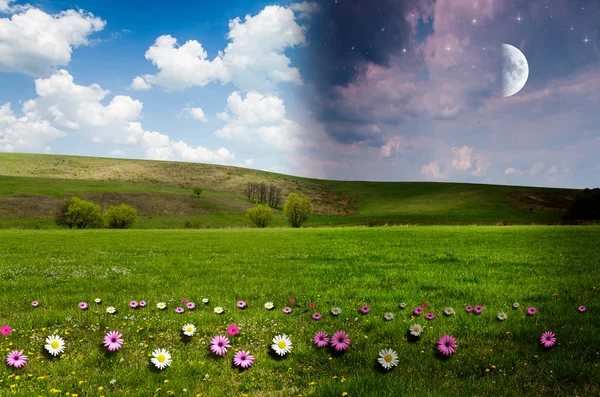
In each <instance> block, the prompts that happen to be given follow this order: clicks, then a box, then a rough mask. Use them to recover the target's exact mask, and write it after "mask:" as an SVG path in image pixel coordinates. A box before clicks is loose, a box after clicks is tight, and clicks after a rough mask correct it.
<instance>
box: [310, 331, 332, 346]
mask: <svg viewBox="0 0 600 397" xmlns="http://www.w3.org/2000/svg"><path fill="white" fill-rule="evenodd" d="M313 342H314V344H315V345H317V347H318V348H319V349H320V348H322V347H325V346H327V345H328V344H329V335H327V334H326V333H325V332H323V331H320V332H317V333H316V334H315V336H314V337H313Z"/></svg>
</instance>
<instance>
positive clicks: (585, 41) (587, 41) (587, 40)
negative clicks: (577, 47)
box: [583, 35, 590, 45]
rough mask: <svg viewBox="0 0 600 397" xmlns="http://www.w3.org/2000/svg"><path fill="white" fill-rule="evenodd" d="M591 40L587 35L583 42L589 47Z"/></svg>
mask: <svg viewBox="0 0 600 397" xmlns="http://www.w3.org/2000/svg"><path fill="white" fill-rule="evenodd" d="M589 41H590V39H588V37H587V35H586V36H585V38H584V39H583V42H584V43H585V44H586V45H587V43H589Z"/></svg>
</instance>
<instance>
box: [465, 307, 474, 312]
mask: <svg viewBox="0 0 600 397" xmlns="http://www.w3.org/2000/svg"><path fill="white" fill-rule="evenodd" d="M465 311H466V312H467V313H471V312H472V311H473V306H467V307H465Z"/></svg>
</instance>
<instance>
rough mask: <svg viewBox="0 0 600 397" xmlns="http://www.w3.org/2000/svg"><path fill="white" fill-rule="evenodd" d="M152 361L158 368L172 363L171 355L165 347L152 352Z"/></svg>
mask: <svg viewBox="0 0 600 397" xmlns="http://www.w3.org/2000/svg"><path fill="white" fill-rule="evenodd" d="M150 361H152V364H154V366H155V367H156V368H158V369H163V368H165V367H168V366H169V365H171V355H170V354H169V352H168V351H166V350H165V349H156V350H154V351H153V352H152V358H151V359H150Z"/></svg>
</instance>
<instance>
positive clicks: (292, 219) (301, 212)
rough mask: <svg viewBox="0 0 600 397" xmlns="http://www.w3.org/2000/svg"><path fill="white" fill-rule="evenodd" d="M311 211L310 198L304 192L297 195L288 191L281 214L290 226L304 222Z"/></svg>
mask: <svg viewBox="0 0 600 397" xmlns="http://www.w3.org/2000/svg"><path fill="white" fill-rule="evenodd" d="M312 213H313V206H312V204H311V203H310V198H309V197H308V196H306V195H304V194H303V195H302V196H298V195H297V194H296V193H290V195H289V196H288V198H287V200H286V201H285V205H284V206H283V215H285V216H286V217H287V218H288V222H289V224H290V226H291V227H294V228H297V227H300V226H302V225H303V224H304V223H306V222H307V221H308V220H309V219H310V216H311V215H312Z"/></svg>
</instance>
